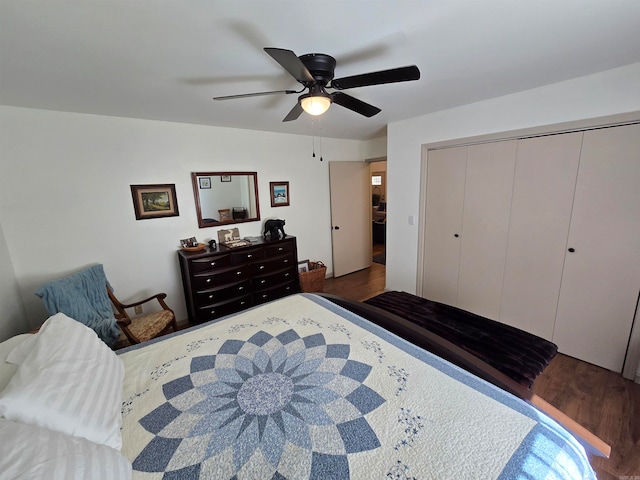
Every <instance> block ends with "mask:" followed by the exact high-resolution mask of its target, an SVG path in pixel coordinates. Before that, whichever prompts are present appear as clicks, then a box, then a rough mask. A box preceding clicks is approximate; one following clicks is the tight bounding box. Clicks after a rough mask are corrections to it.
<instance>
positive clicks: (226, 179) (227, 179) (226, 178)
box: [220, 175, 231, 182]
mask: <svg viewBox="0 0 640 480" xmlns="http://www.w3.org/2000/svg"><path fill="white" fill-rule="evenodd" d="M220 181H221V182H230V181H231V175H220Z"/></svg>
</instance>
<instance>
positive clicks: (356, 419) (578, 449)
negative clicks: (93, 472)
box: [0, 294, 595, 480]
mask: <svg viewBox="0 0 640 480" xmlns="http://www.w3.org/2000/svg"><path fill="white" fill-rule="evenodd" d="M339 303H340V301H337V299H336V298H327V297H324V296H320V295H314V294H298V295H292V296H289V297H286V298H284V299H280V300H277V301H274V302H271V303H268V304H264V305H261V306H259V307H255V308H253V309H250V310H247V311H244V312H242V313H240V314H237V315H234V316H230V317H226V318H224V319H222V320H219V321H214V322H211V323H207V324H203V325H200V326H197V327H193V328H190V329H187V330H182V331H179V332H177V333H175V334H171V335H168V336H166V337H163V338H161V339H157V340H155V341H152V342H149V343H148V344H144V345H138V346H133V347H130V348H127V349H124V350H122V351H119V352H118V355H111V356H109V357H108V358H105V359H95V360H94V359H92V360H91V362H89V363H86V361H85V360H84V359H83V361H82V364H81V365H79V366H78V367H77V368H75V369H72V370H73V372H71V373H72V374H69V373H68V368H69V364H70V362H67V363H66V365H67V367H66V368H67V370H65V372H67V373H66V374H65V375H64V381H65V382H66V383H68V384H69V385H73V386H74V387H73V390H74V391H73V393H67V395H73V396H74V397H78V396H80V397H84V398H85V399H86V398H87V397H86V395H88V393H83V391H82V389H83V388H84V387H83V386H82V385H80V384H79V383H75V379H74V375H78V376H82V374H83V371H84V377H87V378H86V379H85V380H86V381H90V382H93V383H95V382H99V380H100V379H104V378H107V377H109V378H111V377H114V378H115V379H116V382H115V383H116V386H115V387H114V386H113V385H111V386H110V387H100V388H97V387H95V386H93V385H92V387H91V388H90V389H87V392H88V391H89V390H91V391H92V392H93V391H95V390H96V389H97V390H98V391H99V392H101V393H100V394H95V393H94V395H96V398H102V397H103V396H104V392H111V393H112V390H114V389H115V391H116V392H117V394H118V395H119V396H120V397H121V399H122V403H121V404H118V405H117V407H118V413H119V421H120V422H121V424H118V431H119V432H120V434H121V436H120V437H118V438H114V437H113V420H108V419H107V417H109V415H107V414H106V413H105V412H103V411H102V409H101V417H103V421H102V423H101V422H97V424H98V425H99V426H100V427H101V428H97V429H96V428H92V429H91V431H90V433H91V435H90V436H91V438H87V439H86V440H87V442H88V443H91V442H93V443H95V444H98V445H100V446H103V447H104V448H105V449H109V451H112V452H115V453H117V454H118V455H119V457H117V456H115V455H114V456H113V458H111V459H110V460H109V462H110V463H109V465H110V466H112V467H113V468H119V470H118V473H119V474H122V477H116V476H115V475H112V476H109V477H107V478H128V475H132V477H133V478H136V479H155V478H158V479H160V478H162V479H174V478H175V479H190V478H202V479H205V478H212V479H238V480H240V479H258V478H265V479H285V478H286V479H299V478H311V479H323V480H327V479H333V478H335V479H339V478H340V479H342V478H357V479H373V478H397V479H412V478H416V479H417V478H420V479H423V478H433V479H447V478H451V479H459V478H482V479H489V478H496V479H516V478H526V479H542V478H562V479H594V478H595V475H594V473H593V470H592V469H591V467H590V465H589V462H588V457H587V455H586V453H585V449H584V447H583V445H581V443H579V442H578V440H576V438H575V437H574V436H573V435H572V434H570V433H569V432H568V431H567V430H566V429H565V428H563V427H561V426H560V425H559V424H558V423H556V421H554V420H552V419H551V418H550V417H549V416H547V415H546V414H544V413H542V412H540V411H539V410H538V409H537V408H535V407H534V406H532V405H531V404H530V403H529V402H527V401H525V400H523V399H521V398H518V397H517V396H516V395H514V394H512V393H510V392H508V391H506V389H505V388H499V387H497V386H496V385H494V384H493V383H490V382H488V381H486V380H484V379H482V378H480V377H479V376H477V375H474V374H471V373H469V372H468V371H467V370H466V369H463V368H460V367H459V366H457V365H455V364H453V363H451V362H449V361H446V360H443V359H442V358H441V357H439V356H436V355H435V354H433V353H430V352H428V351H426V350H424V349H423V348H420V347H418V346H416V345H414V344H413V343H410V342H408V341H406V340H404V339H402V338H400V337H399V336H398V335H396V334H394V333H391V332H389V331H388V330H386V329H385V328H382V327H381V326H380V325H378V324H376V323H373V322H372V321H369V320H367V319H365V318H363V316H361V315H358V314H356V313H353V312H352V311H350V310H347V309H346V308H345V306H349V305H347V304H349V303H351V302H348V301H344V302H342V303H343V305H340V304H339ZM354 305H355V307H354ZM354 305H351V306H352V307H354V308H353V309H357V304H354ZM359 305H361V304H359ZM364 310H368V311H369V313H371V312H374V314H373V315H369V314H367V313H366V312H364V311H362V312H360V313H363V314H365V316H372V317H375V316H376V312H375V310H371V307H370V306H365V308H364ZM377 313H379V312H377ZM58 315H61V314H58ZM63 317H64V316H63ZM51 320H52V319H50V320H49V321H47V322H46V323H45V325H44V326H43V328H41V329H40V332H39V333H38V335H34V336H32V337H34V338H35V340H29V341H24V342H22V343H20V345H19V346H18V347H16V348H13V347H12V348H11V349H9V350H11V352H10V354H9V355H10V356H12V357H14V358H12V360H13V361H14V362H17V363H18V365H19V366H18V367H17V369H15V371H14V372H13V373H12V374H11V375H10V380H9V381H8V384H7V387H5V389H4V390H2V391H1V392H0V414H2V415H3V416H4V417H5V418H0V420H3V421H4V422H9V423H11V424H12V426H13V427H15V425H16V424H20V421H21V420H19V419H18V420H16V419H15V418H14V419H8V418H7V415H6V414H7V411H8V410H11V409H12V408H14V409H18V410H19V409H20V408H21V407H18V406H16V405H15V404H16V403H19V400H20V397H19V396H18V400H16V398H15V397H16V396H17V395H18V394H19V393H20V392H19V389H20V388H19V387H21V388H22V389H28V388H29V387H28V385H29V382H28V381H27V380H28V376H29V374H31V375H33V374H34V372H33V371H32V370H33V365H31V363H33V362H32V360H33V357H42V358H44V357H45V356H48V358H55V357H56V355H61V356H64V355H67V356H69V355H71V356H74V355H75V356H77V355H79V352H78V350H80V349H79V348H74V349H69V348H64V345H63V347H58V348H57V350H55V351H56V352H57V353H56V355H53V357H52V355H51V352H50V351H44V352H39V351H37V350H38V349H42V348H44V347H43V346H42V345H41V344H43V343H44V339H45V336H46V335H48V336H49V339H50V340H52V341H55V338H57V337H59V336H60V332H59V331H56V330H55V329H54V322H53V321H51ZM62 320H64V319H62V318H58V319H57V323H55V325H62V324H65V325H66V327H65V328H68V327H69V328H73V329H74V335H76V333H75V329H77V328H81V329H83V333H82V335H80V334H77V335H78V336H77V337H76V336H74V337H73V338H74V339H75V340H74V341H75V342H81V343H82V344H84V343H90V342H88V340H87V341H86V342H85V340H84V339H83V335H84V336H89V334H86V332H85V330H88V329H86V327H84V326H81V327H76V326H72V324H69V323H68V322H67V321H66V320H64V321H62ZM75 323H77V322H75ZM78 325H79V324H78ZM56 328H61V327H56ZM94 336H95V335H94ZM38 337H41V338H38ZM81 337H82V338H81ZM427 337H428V335H427ZM77 338H81V339H80V340H77ZM96 338H97V337H96ZM435 343H436V344H437V343H438V341H437V339H436V340H435ZM23 345H26V347H24V346H23ZM436 349H437V348H436ZM84 350H86V351H88V352H92V351H93V350H96V351H97V350H100V351H101V352H102V349H101V348H99V347H95V348H87V349H84ZM454 350H455V349H454ZM16 351H17V353H15V352H16ZM34 351H35V353H34ZM105 355H107V356H108V354H106V353H105ZM15 357H17V358H15ZM453 357H455V358H454V360H455V359H456V358H457V359H458V363H464V358H465V355H464V354H460V355H458V354H457V353H455V354H454V355H453ZM74 358H75V357H74ZM113 358H115V359H117V362H113ZM76 360H77V359H76ZM71 363H73V362H71ZM77 363H80V362H77ZM106 363H110V364H113V365H112V366H110V367H109V370H108V371H107V372H103V373H97V372H98V370H96V369H99V368H101V367H102V366H103V365H104V364H106ZM43 365H44V366H42V367H41V368H49V369H54V370H55V367H53V366H49V364H46V363H45V362H43ZM87 365H92V367H91V368H90V369H89V370H90V371H91V373H90V374H87V369H88V368H87V367H86V366H87ZM118 365H121V366H122V374H121V376H120V374H119V373H118V372H119V370H118ZM14 367H15V365H13V366H12V368H14ZM27 367H28V368H27ZM23 369H26V370H27V373H25V374H24V375H21V371H22V370H23ZM489 370H490V369H489ZM43 375H44V376H45V377H47V378H44V379H39V381H41V382H45V383H46V382H49V383H51V384H53V383H55V381H54V380H55V379H56V378H57V382H58V383H59V382H60V378H61V377H60V376H61V375H62V373H61V371H58V372H51V371H49V372H45V373H44V374H43ZM498 376H499V375H498ZM18 377H21V378H19V379H18V380H16V378H18ZM24 377H27V380H25V378H24ZM52 378H53V380H52ZM118 378H120V379H121V380H120V383H119V385H120V386H119V387H118V386H117V385H118V382H117V379H118ZM507 383H508V381H507ZM118 388H119V389H118ZM17 390H18V393H16V391H17ZM516 390H517V387H516ZM525 390H526V389H525ZM38 391H41V392H42V391H45V392H47V391H48V390H46V389H45V390H42V388H41V389H40V390H38ZM22 393H24V392H22ZM516 393H518V392H516ZM68 403H69V402H66V404H68ZM66 404H65V405H66ZM78 404H79V405H80V406H79V407H78V408H80V409H83V408H84V410H83V411H84V412H85V414H87V415H89V414H91V409H86V406H84V404H83V402H78ZM7 405H9V407H7ZM112 407H113V406H112V405H111V406H108V405H107V406H106V407H105V408H107V409H110V410H111V409H112ZM65 408H66V407H65ZM24 410H26V408H24ZM30 411H31V410H30V409H29V410H28V412H30ZM53 413H54V414H55V415H58V413H59V412H53ZM21 414H22V415H24V412H22V413H21ZM12 415H13V413H12V414H11V415H9V417H11V416H12ZM52 415H53V414H52V413H51V412H48V413H47V415H46V417H47V419H50V418H51V417H52ZM27 416H28V415H27ZM89 417H90V415H89ZM73 418H74V419H75V416H73ZM22 421H24V422H27V421H29V422H30V423H31V424H34V423H36V424H37V422H34V421H33V420H32V419H29V418H26V419H24V418H23V419H22ZM39 421H43V420H39ZM47 421H48V420H47ZM91 421H92V422H93V419H91ZM62 423H63V425H62V427H59V426H56V425H54V426H53V427H52V426H49V427H48V428H61V429H63V430H64V428H66V425H64V422H62ZM76 423H78V422H77V421H76ZM30 426H31V425H30ZM37 426H38V428H41V426H40V425H37ZM80 427H81V426H80ZM80 427H78V426H77V425H76V426H75V427H74V428H80ZM0 428H2V423H0ZM93 430H97V431H98V432H99V434H98V435H97V437H95V435H96V432H94V431H93ZM62 433H64V434H66V435H71V436H74V435H77V432H76V433H74V432H73V431H72V432H68V431H67V432H62ZM83 438H84V437H83ZM118 439H119V442H118ZM101 442H102V443H101ZM105 442H106V443H105ZM2 443H3V446H2V447H0V459H2V460H0V462H5V464H4V465H3V464H0V469H2V470H0V471H8V470H6V469H7V468H13V467H12V465H9V466H7V465H6V463H7V462H10V461H11V459H13V461H16V460H15V459H16V458H18V460H20V458H21V457H20V456H18V457H16V455H15V454H13V457H12V452H10V451H9V452H7V450H10V447H9V446H8V445H5V442H2ZM107 444H108V445H107ZM100 453H101V454H103V456H104V452H100ZM7 458H9V460H7ZM123 459H124V460H126V462H129V463H128V465H129V466H130V470H129V471H127V469H126V468H121V463H122V460H123ZM92 462H93V463H94V464H95V460H92ZM23 463H24V461H23ZM85 463H86V464H87V465H89V464H92V463H91V462H89V461H87V462H85ZM31 464H33V462H32V463H31ZM83 468H85V465H83ZM86 468H89V467H88V466H86ZM51 471H52V470H51V469H49V474H50V473H51ZM9 478H11V477H9ZM42 478H53V477H51V476H48V477H42ZM57 478H101V477H98V476H96V477H81V476H75V477H73V476H66V477H65V476H61V477H57Z"/></svg>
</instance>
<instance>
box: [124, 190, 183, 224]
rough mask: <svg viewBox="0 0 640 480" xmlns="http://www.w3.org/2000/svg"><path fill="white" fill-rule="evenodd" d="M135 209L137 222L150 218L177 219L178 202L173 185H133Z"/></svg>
mask: <svg viewBox="0 0 640 480" xmlns="http://www.w3.org/2000/svg"><path fill="white" fill-rule="evenodd" d="M131 196H132V197H133V209H134V211H135V213H136V220H146V219H148V218H161V217H177V216H178V215H180V214H179V213H178V200H177V198H176V186H175V184H173V183H167V184H161V185H158V184H154V185H131Z"/></svg>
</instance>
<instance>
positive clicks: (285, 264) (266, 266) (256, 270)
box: [251, 255, 294, 275]
mask: <svg viewBox="0 0 640 480" xmlns="http://www.w3.org/2000/svg"><path fill="white" fill-rule="evenodd" d="M293 264H294V257H293V256H291V255H283V256H281V257H277V258H270V259H267V260H262V261H259V262H254V263H252V264H251V273H252V275H262V274H265V273H270V272H276V271H278V270H282V269H283V268H290V267H292V265H293Z"/></svg>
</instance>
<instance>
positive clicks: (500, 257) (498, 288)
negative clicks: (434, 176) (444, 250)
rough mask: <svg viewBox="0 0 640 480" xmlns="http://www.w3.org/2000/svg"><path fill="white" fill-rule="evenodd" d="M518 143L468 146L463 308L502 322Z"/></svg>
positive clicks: (460, 299)
mask: <svg viewBox="0 0 640 480" xmlns="http://www.w3.org/2000/svg"><path fill="white" fill-rule="evenodd" d="M516 148H517V141H516V140H509V141H504V142H495V143H487V144H482V145H473V146H470V147H468V154H467V170H466V179H465V193H464V211H463V219H462V225H463V232H462V236H461V238H462V246H461V254H460V274H459V275H460V276H459V281H458V303H457V306H458V307H459V308H462V309H463V310H468V311H470V312H473V313H476V314H478V315H482V316H484V317H488V318H491V319H498V317H499V316H500V302H501V297H502V281H503V277H504V266H505V258H506V253H507V237H508V232H509V214H510V210H511V193H512V190H513V175H514V170H515V163H516Z"/></svg>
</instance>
